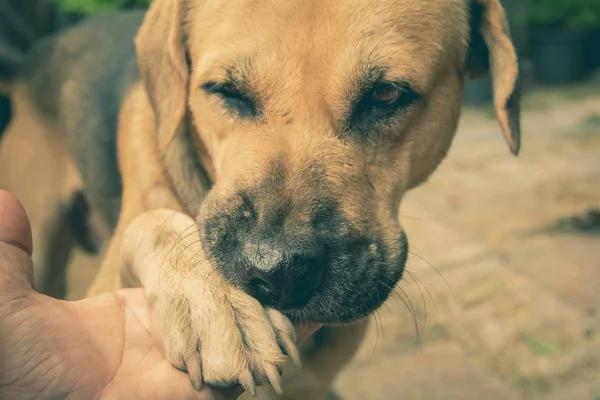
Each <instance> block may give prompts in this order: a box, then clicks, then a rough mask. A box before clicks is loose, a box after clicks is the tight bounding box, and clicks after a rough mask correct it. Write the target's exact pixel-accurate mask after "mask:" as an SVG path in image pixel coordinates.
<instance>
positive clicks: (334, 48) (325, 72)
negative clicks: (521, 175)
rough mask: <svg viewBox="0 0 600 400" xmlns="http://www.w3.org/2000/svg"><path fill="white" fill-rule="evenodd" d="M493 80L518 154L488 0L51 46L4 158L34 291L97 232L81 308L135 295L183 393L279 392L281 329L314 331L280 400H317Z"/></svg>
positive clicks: (172, 22)
mask: <svg viewBox="0 0 600 400" xmlns="http://www.w3.org/2000/svg"><path fill="white" fill-rule="evenodd" d="M140 24H141V28H140V29H139V33H138V34H137V37H136V39H135V49H134V46H133V43H132V41H131V40H130V38H133V37H134V36H135V35H136V33H135V32H136V31H137V29H138V26H139V25H140ZM136 60H137V61H136ZM138 66H139V69H138ZM488 70H489V71H490V72H491V73H492V75H493V86H494V103H495V108H496V111H497V116H498V119H499V121H500V125H501V128H502V130H503V132H504V135H505V137H506V139H507V141H508V143H509V146H510V148H511V150H512V152H513V153H515V154H517V153H518V150H519V144H520V132H519V108H518V106H519V101H518V93H519V92H518V87H517V84H518V67H517V59H516V54H515V51H514V48H513V45H512V43H511V40H510V36H509V33H508V28H507V22H506V18H505V14H504V11H503V9H502V6H501V5H500V2H499V0H434V1H422V0H406V1H396V0H378V1H371V0H288V1H265V0H263V1H259V0H154V3H153V4H152V6H151V8H150V10H149V11H148V13H147V15H146V16H145V18H144V19H143V22H142V15H141V14H140V13H137V12H131V13H123V14H120V15H113V16H104V17H98V18H96V19H95V20H90V21H88V22H86V23H84V24H82V25H80V26H78V27H75V28H73V29H71V30H69V31H67V32H65V33H63V34H61V35H59V36H58V37H56V38H52V39H49V40H46V41H44V42H43V43H40V45H39V46H37V48H36V49H35V50H34V51H33V52H32V53H31V54H30V56H29V58H28V61H26V62H25V64H24V65H23V66H22V74H21V78H20V79H19V80H18V81H17V82H15V83H14V84H13V85H12V94H13V101H14V105H15V114H16V117H15V119H14V121H13V122H12V124H11V127H10V128H9V130H8V132H7V136H6V138H5V141H4V143H3V146H2V154H1V157H0V163H1V168H2V179H3V183H4V184H3V186H5V187H8V188H9V189H10V190H12V191H13V192H15V193H16V194H17V195H18V196H20V198H21V199H22V200H23V202H24V204H25V207H26V209H27V210H28V212H29V213H30V216H31V218H32V221H33V228H34V243H35V246H36V252H37V253H36V259H35V262H36V268H38V273H37V280H36V283H37V285H38V286H39V287H40V288H42V289H44V290H46V291H48V292H54V294H56V295H60V294H62V293H63V291H64V285H63V284H61V283H60V282H64V279H63V276H62V275H63V274H64V267H62V265H64V261H65V259H66V257H67V255H68V253H69V250H70V249H71V248H72V246H73V245H74V244H75V243H77V242H79V243H81V244H84V245H86V246H87V247H88V248H90V249H98V248H101V247H102V243H103V240H104V238H107V237H110V242H109V244H108V248H107V249H106V254H105V257H104V261H103V265H102V268H101V271H100V272H99V274H98V276H97V278H96V281H95V282H94V284H93V286H92V288H91V290H90V294H97V293H100V292H104V291H110V290H113V289H117V288H119V287H123V286H140V285H141V286H143V287H144V288H145V289H146V292H147V294H148V298H149V302H150V312H151V317H152V323H153V329H154V334H155V335H156V337H157V339H158V341H159V342H160V343H161V344H162V345H163V347H164V349H165V353H166V355H167V357H168V359H169V360H170V361H171V362H172V363H173V364H174V365H175V366H177V367H178V368H181V369H186V370H187V371H188V373H189V374H190V378H191V380H192V383H193V384H194V386H196V387H198V386H200V385H201V384H202V383H203V382H206V383H209V384H211V385H213V386H217V387H229V386H231V385H234V384H237V383H240V384H242V385H243V386H244V387H245V388H246V389H248V390H249V391H250V392H253V391H254V387H255V386H257V385H262V384H268V383H270V386H273V387H274V388H275V389H276V391H278V392H279V391H280V378H279V374H278V372H279V371H278V369H280V368H282V366H283V364H284V362H285V361H286V359H288V358H290V359H291V360H292V361H295V362H296V364H298V363H299V354H298V350H297V349H296V347H295V338H294V334H293V327H292V324H291V323H290V320H289V319H291V320H292V321H294V322H304V323H306V322H309V323H321V324H325V325H326V327H325V328H323V329H321V330H320V331H319V332H318V333H317V335H315V337H314V338H313V340H312V341H311V342H309V343H307V344H306V347H305V348H304V349H303V355H304V361H305V367H304V369H302V370H301V371H292V370H289V371H287V370H286V372H285V373H284V376H283V379H284V384H283V390H284V392H285V396H286V397H287V398H294V399H318V398H323V397H324V396H325V394H326V393H327V390H328V387H329V385H330V383H331V381H332V380H333V378H334V377H335V375H336V373H337V372H338V371H339V370H340V368H341V367H342V366H343V365H344V364H345V363H346V362H347V361H348V360H349V358H350V357H351V356H352V354H353V353H354V351H355V349H356V347H357V346H358V344H359V342H360V339H361V337H362V334H363V332H364V328H365V318H364V317H365V316H368V315H369V314H370V313H372V312H373V311H374V310H376V309H377V308H378V307H379V306H380V305H381V304H382V303H383V302H384V301H385V300H386V298H387V297H388V295H389V293H390V291H391V290H393V288H394V287H395V285H396V283H397V282H398V280H399V279H400V278H401V276H402V272H403V269H404V265H405V261H406V257H407V251H408V248H407V246H408V245H407V240H406V237H405V235H404V233H403V231H402V228H401V226H400V225H399V222H398V208H399V204H400V201H401V199H402V197H403V195H404V194H405V193H406V192H407V190H409V189H411V188H414V187H415V186H417V185H419V184H420V183H422V182H423V181H425V180H426V179H427V177H428V176H429V175H430V174H431V173H432V172H433V171H434V170H435V168H436V167H437V165H438V164H439V163H440V161H441V160H442V159H443V158H444V156H445V154H446V153H447V151H448V148H449V147H450V143H451V141H452V138H453V136H454V133H455V131H456V127H457V123H458V119H459V113H460V105H461V93H462V89H463V85H464V83H465V80H466V79H467V78H469V77H471V76H475V75H481V74H485V73H487V72H488ZM138 73H139V78H138ZM27 146H29V147H27ZM117 155H118V157H117ZM117 159H118V160H117ZM24 177H27V178H24ZM82 217H83V218H84V220H83V221H84V222H83V223H82ZM56 282H59V284H58V285H56ZM288 318H289V319H288ZM357 321H358V322H357ZM261 395H262V396H265V397H269V396H272V394H271V393H270V392H266V391H265V392H262V393H261Z"/></svg>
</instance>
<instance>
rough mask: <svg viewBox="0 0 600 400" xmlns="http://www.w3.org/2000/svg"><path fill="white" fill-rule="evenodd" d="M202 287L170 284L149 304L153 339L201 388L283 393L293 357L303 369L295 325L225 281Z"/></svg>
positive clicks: (295, 362)
mask: <svg viewBox="0 0 600 400" xmlns="http://www.w3.org/2000/svg"><path fill="white" fill-rule="evenodd" d="M209 280H211V281H212V282H213V283H215V282H214V281H215V280H217V281H220V279H210V278H209ZM203 283H204V285H194V284H192V283H191V282H189V281H188V282H185V283H183V284H179V285H175V286H173V285H165V286H163V290H161V291H160V293H158V294H157V295H156V296H155V297H154V298H152V297H151V299H150V300H151V308H150V312H151V320H152V324H153V330H154V334H155V335H156V336H157V339H158V341H159V342H160V343H161V344H162V345H163V347H164V351H165V355H166V357H167V358H168V360H169V361H170V362H171V363H172V364H173V365H174V366H176V367H177V368H179V369H181V370H184V371H187V372H188V374H189V375H190V379H191V381H192V384H193V386H194V387H195V388H196V389H200V387H201V386H202V384H203V383H206V384H208V385H210V386H212V387H215V388H231V387H234V386H236V385H237V384H241V385H242V386H243V387H244V388H245V389H246V390H247V391H248V392H250V393H252V394H254V393H255V387H256V386H261V385H270V386H271V387H273V389H274V390H275V391H276V392H277V393H281V381H280V374H281V368H282V364H283V363H284V362H285V361H286V360H287V359H288V357H289V358H290V359H291V360H292V362H293V363H294V364H295V365H296V366H297V367H300V356H299V352H298V350H297V347H296V344H295V343H296V335H295V331H294V327H293V325H292V324H291V322H290V321H289V320H288V319H287V318H286V317H285V316H283V315H282V314H281V313H279V312H278V311H275V310H272V309H267V308H264V307H263V306H262V305H261V304H260V303H259V302H258V301H257V300H256V299H254V298H252V297H250V296H248V295H247V294H246V293H244V292H242V291H240V290H238V289H235V288H233V287H231V286H229V285H227V284H225V283H224V282H223V281H220V282H219V283H220V285H219V286H213V285H206V283H208V282H203ZM198 286H203V287H204V288H205V289H206V290H204V291H202V292H199V291H198V289H199V287H198Z"/></svg>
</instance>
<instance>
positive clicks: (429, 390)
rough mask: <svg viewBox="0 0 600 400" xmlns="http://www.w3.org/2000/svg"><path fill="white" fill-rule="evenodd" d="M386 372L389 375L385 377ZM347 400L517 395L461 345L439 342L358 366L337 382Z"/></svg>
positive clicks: (489, 399) (507, 398)
mask: <svg viewBox="0 0 600 400" xmlns="http://www.w3.org/2000/svg"><path fill="white" fill-rule="evenodd" d="M382 371H386V373H383V374H382ZM336 389H337V391H338V394H339V395H340V397H342V398H343V399H345V400H364V399H373V400H387V399H405V400H430V399H461V400H482V399H486V400H511V399H518V398H519V395H518V393H517V392H515V391H513V390H511V389H509V388H507V387H506V386H504V385H503V384H502V383H501V382H499V381H498V380H497V379H496V378H494V377H493V376H491V375H489V374H486V373H485V372H484V371H482V370H481V369H480V368H479V367H477V366H476V365H474V364H472V363H471V362H469V360H468V357H467V355H466V354H465V353H464V352H463V351H462V349H461V346H460V345H459V344H457V343H454V342H443V343H436V344H432V345H430V346H427V347H424V348H423V351H422V352H419V353H414V354H410V353H408V354H404V355H402V356H400V357H396V356H390V357H385V356H383V357H379V358H378V359H377V360H376V361H374V362H373V363H371V364H369V365H354V366H352V367H351V368H349V369H348V371H346V372H345V373H344V375H343V376H342V377H341V378H340V379H339V380H338V381H337V385H336Z"/></svg>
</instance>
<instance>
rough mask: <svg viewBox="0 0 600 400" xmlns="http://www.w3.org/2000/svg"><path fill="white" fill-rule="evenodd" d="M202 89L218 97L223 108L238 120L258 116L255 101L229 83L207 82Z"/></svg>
mask: <svg viewBox="0 0 600 400" xmlns="http://www.w3.org/2000/svg"><path fill="white" fill-rule="evenodd" d="M202 88H203V89H204V90H205V91H206V92H208V93H210V94H214V95H217V96H219V97H220V98H221V100H223V102H224V103H225V106H226V107H227V108H228V109H229V110H230V111H232V112H233V113H235V114H236V115H238V116H239V117H240V118H252V117H255V116H256V115H257V114H258V107H257V104H256V101H255V100H254V99H253V98H252V97H251V96H250V95H248V94H246V93H244V92H243V91H242V90H240V89H239V88H238V87H237V86H236V85H235V84H233V83H231V82H224V83H217V82H208V83H205V84H204V85H202Z"/></svg>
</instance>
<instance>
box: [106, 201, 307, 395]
mask: <svg viewBox="0 0 600 400" xmlns="http://www.w3.org/2000/svg"><path fill="white" fill-rule="evenodd" d="M121 232H122V233H121V235H122V236H120V238H121V240H120V243H119V244H114V243H113V246H115V247H113V248H115V249H118V251H115V252H114V253H113V254H118V257H116V256H113V257H114V258H113V259H112V261H110V262H116V263H117V264H118V265H119V266H120V268H121V271H120V272H121V275H120V280H121V283H122V285H123V286H130V285H131V286H137V285H139V284H141V285H142V286H143V287H144V289H145V292H146V294H147V297H148V302H149V307H150V319H151V325H152V332H153V334H154V335H155V337H156V338H157V341H158V342H159V343H160V344H161V345H162V346H163V349H164V352H165V355H166V357H167V359H168V360H169V361H170V362H171V363H172V364H173V365H175V366H176V367H178V368H180V369H182V370H187V371H188V373H189V374H190V378H191V380H192V383H193V385H194V386H195V387H200V386H201V385H202V383H203V382H207V383H209V384H211V385H212V386H214V387H230V386H232V385H234V384H237V383H238V382H239V383H240V384H242V385H243V386H244V387H245V388H246V389H247V390H249V391H250V392H252V391H254V388H255V386H256V385H261V384H271V385H272V387H273V388H275V389H276V390H278V389H279V388H280V377H279V373H278V368H280V366H281V365H282V364H283V363H284V362H285V361H286V360H287V357H286V356H289V357H290V358H291V359H292V360H294V361H295V362H296V363H298V362H299V353H298V350H297V348H296V345H295V332H294V328H293V326H292V324H291V322H289V320H288V319H287V318H286V317H284V316H283V315H282V314H280V313H279V312H277V311H274V310H270V309H265V308H263V306H262V305H261V304H260V303H259V302H258V301H257V300H256V299H254V298H252V297H250V296H249V295H247V294H246V293H244V292H242V291H241V290H239V289H236V288H234V287H232V286H231V285H229V284H228V283H227V282H226V281H225V279H224V278H223V277H222V276H221V274H220V272H219V271H217V270H216V269H214V267H213V266H212V265H211V264H210V263H209V262H208V261H207V259H206V257H205V255H204V250H203V246H202V243H201V238H200V234H199V232H198V228H197V224H196V222H195V221H194V220H193V219H192V218H191V217H189V216H187V215H185V214H183V213H181V212H175V211H170V210H165V209H155V210H151V211H147V212H144V213H142V214H141V215H140V216H138V217H136V218H135V219H133V220H132V221H131V222H130V223H129V224H127V227H126V229H124V230H123V231H121ZM115 238H116V239H119V236H116V237H115ZM106 267H107V268H109V267H113V266H106ZM103 268H104V266H103ZM110 275H111V274H110V273H109V274H107V275H106V276H110Z"/></svg>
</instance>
